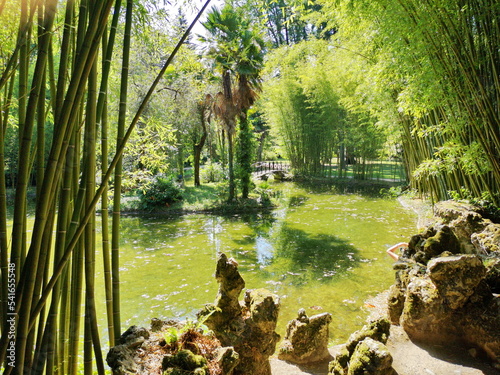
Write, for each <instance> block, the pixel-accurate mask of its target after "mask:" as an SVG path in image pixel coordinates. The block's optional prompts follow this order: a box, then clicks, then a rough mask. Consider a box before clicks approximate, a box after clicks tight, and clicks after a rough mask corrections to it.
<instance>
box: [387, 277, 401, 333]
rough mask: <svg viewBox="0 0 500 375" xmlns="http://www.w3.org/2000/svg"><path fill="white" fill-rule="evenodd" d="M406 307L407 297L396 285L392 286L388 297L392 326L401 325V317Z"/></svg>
mask: <svg viewBox="0 0 500 375" xmlns="http://www.w3.org/2000/svg"><path fill="white" fill-rule="evenodd" d="M404 305H405V295H404V293H403V291H402V290H401V288H399V287H397V286H396V285H391V286H390V288H389V296H388V297H387V315H388V317H389V320H390V322H391V323H392V324H394V325H399V317H400V316H401V314H402V313H403V308H404Z"/></svg>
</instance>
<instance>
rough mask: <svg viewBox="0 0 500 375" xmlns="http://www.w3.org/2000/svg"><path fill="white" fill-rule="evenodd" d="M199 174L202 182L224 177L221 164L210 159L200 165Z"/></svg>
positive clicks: (219, 180)
mask: <svg viewBox="0 0 500 375" xmlns="http://www.w3.org/2000/svg"><path fill="white" fill-rule="evenodd" d="M200 176H201V179H202V180H203V181H204V182H221V181H222V180H224V179H225V178H226V174H225V172H224V169H223V168H222V164H221V163H214V162H212V161H208V162H207V163H205V165H204V166H202V168H201V172H200Z"/></svg>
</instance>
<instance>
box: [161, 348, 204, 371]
mask: <svg viewBox="0 0 500 375" xmlns="http://www.w3.org/2000/svg"><path fill="white" fill-rule="evenodd" d="M163 369H165V372H164V374H168V375H175V374H177V372H176V371H181V370H184V371H183V372H184V373H185V372H186V371H191V372H194V371H195V370H198V372H197V374H199V375H202V374H203V375H204V374H205V373H206V370H207V369H208V367H207V360H206V358H205V357H203V356H201V355H197V354H194V353H193V352H192V351H190V350H186V349H183V350H179V351H178V352H177V353H176V354H174V355H166V356H165V357H164V358H163ZM199 369H201V370H203V372H200V370H199ZM168 371H170V372H168ZM183 372H182V371H181V372H178V373H179V374H182V373H183Z"/></svg>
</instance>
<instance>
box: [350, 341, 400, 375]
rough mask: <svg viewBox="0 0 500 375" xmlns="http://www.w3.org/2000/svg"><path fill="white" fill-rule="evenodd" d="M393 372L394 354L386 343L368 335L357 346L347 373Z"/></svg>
mask: <svg viewBox="0 0 500 375" xmlns="http://www.w3.org/2000/svg"><path fill="white" fill-rule="evenodd" d="M392 374H394V369H393V368H392V356H391V353H389V350H388V349H387V347H386V346H385V345H384V344H382V343H381V342H379V341H376V340H373V339H371V338H369V337H367V338H366V339H364V340H363V341H361V342H360V343H359V344H358V345H357V346H356V349H355V350H354V353H353V355H352V357H351V361H350V363H349V370H348V371H347V375H392Z"/></svg>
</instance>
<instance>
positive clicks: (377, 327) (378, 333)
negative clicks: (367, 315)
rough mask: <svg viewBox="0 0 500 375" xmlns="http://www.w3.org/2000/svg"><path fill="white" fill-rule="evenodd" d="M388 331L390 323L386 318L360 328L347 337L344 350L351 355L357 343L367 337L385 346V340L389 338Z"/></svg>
mask: <svg viewBox="0 0 500 375" xmlns="http://www.w3.org/2000/svg"><path fill="white" fill-rule="evenodd" d="M390 329H391V323H390V322H389V320H387V319H386V318H381V319H378V320H375V321H372V322H370V323H369V324H367V325H365V326H364V327H363V328H361V329H360V330H359V331H356V332H354V333H353V334H352V335H351V336H349V340H348V342H347V344H346V348H347V350H348V352H349V353H350V354H351V355H352V353H353V352H354V349H355V348H356V346H357V345H358V343H359V342H361V341H363V340H364V339H365V338H367V337H370V338H372V339H374V340H377V341H380V342H381V343H383V344H385V343H386V342H387V339H388V338H389V334H390V333H389V332H390Z"/></svg>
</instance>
